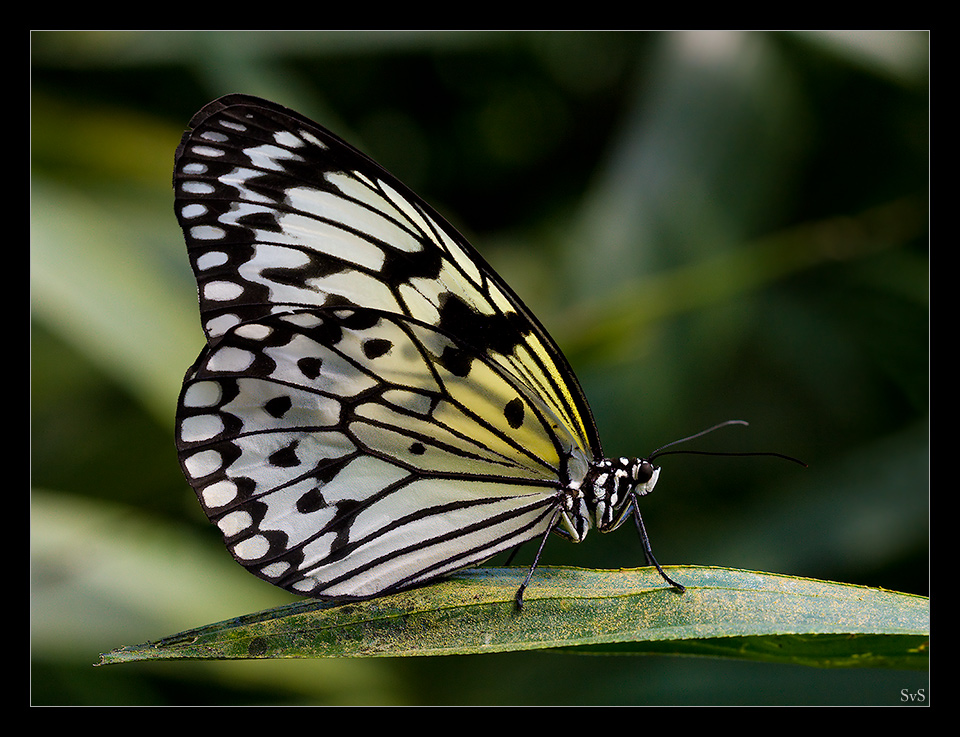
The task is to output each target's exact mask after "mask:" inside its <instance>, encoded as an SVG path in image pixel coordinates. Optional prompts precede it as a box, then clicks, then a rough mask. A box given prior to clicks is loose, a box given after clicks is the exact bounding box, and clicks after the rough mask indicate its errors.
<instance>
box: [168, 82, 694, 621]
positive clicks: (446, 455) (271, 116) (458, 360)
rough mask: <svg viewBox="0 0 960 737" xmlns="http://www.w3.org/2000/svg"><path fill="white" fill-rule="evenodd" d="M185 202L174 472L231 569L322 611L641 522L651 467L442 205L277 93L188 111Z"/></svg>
mask: <svg viewBox="0 0 960 737" xmlns="http://www.w3.org/2000/svg"><path fill="white" fill-rule="evenodd" d="M174 189H175V197H176V201H175V207H176V214H177V218H178V220H179V222H180V225H181V227H182V229H183V233H184V237H185V239H186V244H187V252H188V254H189V258H190V263H191V266H192V268H193V272H194V274H195V276H196V280H197V285H198V293H199V302H200V317H201V322H202V326H203V330H204V334H205V336H206V344H205V346H204V347H203V350H202V351H201V353H200V355H199V357H198V358H197V360H196V362H195V363H194V364H193V366H192V367H191V368H190V369H189V370H188V371H187V373H186V376H185V378H184V382H183V389H182V391H181V394H180V398H179V404H178V408H177V415H176V442H177V450H178V454H179V459H180V464H181V466H182V469H183V472H184V474H185V476H186V478H187V480H188V482H189V483H190V484H191V486H192V487H193V488H194V490H195V491H196V494H197V496H198V498H199V500H200V503H201V505H202V507H203V510H204V512H205V513H206V514H207V516H208V517H209V519H210V520H211V521H212V522H213V523H214V524H215V525H217V526H218V527H219V528H220V531H221V532H222V534H223V537H224V541H225V544H226V546H227V548H228V549H229V551H230V552H231V553H232V554H233V556H234V558H235V559H236V560H237V561H238V562H240V563H241V564H242V565H243V566H245V567H246V568H247V569H248V570H250V571H251V572H253V573H254V574H256V575H257V576H259V577H261V578H263V579H265V580H267V581H269V582H271V583H273V584H275V585H277V586H280V587H282V588H284V589H286V590H288V591H291V592H293V593H296V594H302V595H307V596H313V597H317V598H321V599H333V600H353V599H364V598H370V597H376V596H381V595H385V594H388V593H392V592H395V591H400V590H403V589H407V588H411V587H415V586H419V585H422V584H425V583H427V582H429V581H433V580H434V579H437V578H439V577H442V576H444V575H446V574H449V573H451V572H454V571H457V570H460V569H462V568H465V567H468V566H473V565H476V564H479V563H481V562H483V561H485V560H487V559H489V558H490V557H491V556H493V555H495V554H497V553H500V552H503V551H508V550H515V549H516V548H517V547H518V546H519V545H520V544H522V543H525V542H528V541H539V545H540V547H539V549H538V551H537V555H536V559H535V562H534V564H533V565H532V566H531V567H530V570H529V572H528V574H527V576H526V578H525V579H524V581H523V582H522V583H521V584H520V586H519V587H518V590H517V595H516V602H517V604H518V605H522V597H523V591H524V589H525V588H526V586H527V584H528V583H529V581H530V579H531V576H532V574H533V571H534V569H535V567H536V565H537V562H536V561H538V560H539V558H540V553H541V551H542V550H543V544H544V542H545V541H546V539H547V537H548V535H549V534H550V533H551V532H553V533H557V534H559V535H560V536H562V537H565V538H567V539H568V540H571V541H573V542H580V541H581V540H583V539H584V537H585V536H586V535H587V532H588V531H589V530H590V529H591V528H592V527H596V528H597V529H599V530H600V531H601V532H609V531H612V530H615V529H617V528H618V527H620V526H621V525H622V524H623V523H624V522H625V521H627V520H629V519H632V520H633V521H634V523H635V525H636V527H637V530H638V532H639V535H640V539H641V542H642V546H643V550H644V555H645V558H646V561H647V563H648V565H653V566H655V567H656V569H657V570H658V571H659V572H660V575H661V576H662V577H663V578H664V580H665V581H666V582H667V583H669V584H670V585H671V586H673V587H674V588H675V589H676V590H678V591H681V592H682V591H683V586H681V585H680V584H679V583H677V582H675V581H673V580H672V579H671V578H669V577H668V576H667V574H666V573H665V572H664V570H663V568H662V567H661V566H660V565H659V563H657V561H656V559H655V558H654V556H653V553H652V551H651V549H650V544H649V541H648V537H647V534H646V530H645V529H644V526H643V521H642V518H641V516H640V508H639V504H638V499H639V497H641V496H643V495H645V494H648V493H650V492H651V491H652V490H653V488H654V485H655V484H656V483H657V479H658V477H659V473H660V469H659V467H658V466H656V465H655V463H654V455H651V456H649V457H648V458H613V459H608V458H605V457H604V455H603V451H602V449H601V444H600V437H599V434H598V431H597V427H596V424H595V422H594V419H593V416H592V413H591V411H590V406H589V405H588V403H587V400H586V398H585V396H584V392H583V390H582V388H581V386H580V383H579V381H578V380H577V378H576V376H575V375H574V373H573V371H572V369H571V368H570V365H569V364H568V362H567V360H566V358H564V355H563V353H562V352H561V351H560V349H559V348H558V347H557V345H556V343H555V342H554V341H553V339H552V338H551V337H550V335H549V334H548V333H547V331H546V330H545V329H544V328H543V326H542V325H541V324H540V322H539V321H538V320H537V318H536V317H535V316H534V315H533V314H532V313H531V312H530V310H528V309H527V307H526V306H524V304H523V302H522V301H521V300H520V298H519V297H518V296H517V295H516V294H515V293H514V292H513V290H511V288H510V287H509V286H507V284H506V283H505V282H504V280H503V279H502V278H501V277H500V276H499V275H498V274H497V273H496V272H495V271H494V270H493V269H492V268H491V267H490V266H489V264H487V262H486V261H485V260H484V259H483V258H482V256H481V255H480V254H479V253H478V252H477V251H476V250H475V249H474V248H473V247H472V246H471V245H470V244H469V243H468V242H467V241H466V240H465V239H464V238H463V237H462V236H461V235H460V234H459V233H458V232H457V231H456V230H455V229H454V228H453V227H452V226H451V225H450V224H449V223H448V222H447V221H446V220H444V219H443V218H442V217H441V216H440V215H439V214H438V213H437V212H436V211H435V210H434V209H433V208H432V207H431V206H430V205H428V204H427V203H426V202H424V201H423V200H422V199H420V197H418V196H417V195H416V194H414V193H413V192H412V191H410V190H409V189H408V188H407V187H406V186H404V185H403V184H402V183H401V182H400V181H398V180H397V179H396V178H395V177H393V176H392V175H391V174H389V173H387V171H385V170H384V169H383V168H382V167H381V166H380V165H378V164H377V163H375V162H374V161H373V160H372V159H370V158H369V157H367V156H366V155H364V154H363V153H361V152H360V151H359V150H357V149H356V148H354V147H353V146H351V145H350V144H348V143H346V142H345V141H343V140H341V139H340V138H338V137H337V136H336V135H334V134H333V133H331V132H329V131H327V130H326V129H324V128H323V127H321V126H320V125H318V124H317V123H314V122H312V121H311V120H309V119H308V118H306V117H304V116H302V115H300V114H298V113H296V112H294V111H292V110H289V109H286V108H284V107H281V106H280V105H277V104H274V103H272V102H268V101H266V100H262V99H258V98H255V97H250V96H247V95H229V96H226V97H223V98H220V99H219V100H216V101H214V102H212V103H210V104H209V105H207V106H206V107H204V108H203V109H202V110H201V111H200V112H199V113H197V114H196V115H195V116H194V117H193V119H192V120H191V122H190V126H189V129H188V130H187V131H186V133H185V134H184V135H183V139H182V141H181V143H180V145H179V147H178V149H177V152H176V161H175V168H174Z"/></svg>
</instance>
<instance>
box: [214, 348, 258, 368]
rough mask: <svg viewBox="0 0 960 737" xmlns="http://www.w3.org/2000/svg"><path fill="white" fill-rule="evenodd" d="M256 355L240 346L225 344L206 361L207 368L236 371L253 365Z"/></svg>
mask: <svg viewBox="0 0 960 737" xmlns="http://www.w3.org/2000/svg"><path fill="white" fill-rule="evenodd" d="M255 359H256V356H254V355H253V354H252V353H251V352H250V351H245V350H243V349H242V348H232V347H230V346H227V347H225V348H221V349H220V350H218V351H217V352H216V353H214V354H213V355H212V356H211V357H210V360H208V361H207V369H209V370H210V371H215V372H220V373H228V374H231V373H238V372H240V371H246V370H247V369H248V368H250V366H252V365H253V362H254V360H255Z"/></svg>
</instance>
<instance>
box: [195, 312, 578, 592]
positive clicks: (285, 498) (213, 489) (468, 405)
mask: <svg viewBox="0 0 960 737" xmlns="http://www.w3.org/2000/svg"><path fill="white" fill-rule="evenodd" d="M178 447H179V451H180V455H181V462H182V465H183V468H184V472H185V474H186V475H187V478H188V479H190V481H191V483H192V484H193V485H194V487H195V488H196V490H197V494H198V496H199V497H200V500H201V502H202V503H203V506H204V509H205V511H206V512H207V514H208V515H209V516H210V518H211V520H213V521H214V522H215V523H216V524H218V526H219V527H220V529H221V531H222V533H223V535H224V538H225V541H226V543H227V546H228V548H229V549H230V550H231V551H232V552H233V554H234V556H235V557H236V558H237V560H238V561H240V562H241V563H242V564H243V565H245V566H246V567H247V568H249V569H250V570H251V571H253V572H254V573H256V574H257V575H259V576H261V577H263V578H265V579H267V580H269V581H271V582H273V583H276V584H277V585H280V586H283V587H285V588H289V589H290V590H291V591H294V592H296V593H301V594H311V595H314V596H321V597H334V598H358V597H359V598H362V597H364V596H369V595H374V594H379V593H383V592H385V591H389V590H392V589H396V588H403V587H406V586H410V585H415V584H416V583H419V582H422V581H426V580H429V579H431V578H434V577H436V576H437V575H441V574H443V573H446V572H449V571H452V570H457V569H459V568H462V567H464V566H466V565H470V564H474V563H478V562H480V561H482V560H485V559H486V558H489V557H490V556H491V555H493V554H494V553H496V552H499V551H501V550H506V549H509V548H512V547H514V546H516V545H517V544H519V543H521V542H523V541H525V540H529V539H531V538H534V537H538V536H542V535H543V534H544V533H545V532H546V531H547V530H548V529H549V528H550V527H551V526H552V525H553V524H554V523H555V522H556V516H557V509H558V497H559V494H560V492H561V490H562V488H563V487H564V486H565V485H566V484H568V483H569V482H570V480H571V479H582V477H583V475H584V473H585V472H586V466H587V463H588V462H589V459H588V458H586V457H585V456H584V455H583V451H582V449H580V447H579V445H578V442H577V440H576V438H575V437H574V436H573V435H571V434H570V433H569V432H566V431H565V430H564V428H563V426H562V424H561V423H559V422H558V419H557V418H556V416H555V415H554V414H553V411H552V408H551V407H550V406H549V404H547V403H544V402H543V401H542V400H541V399H540V398H539V397H538V396H537V395H536V394H533V393H530V392H528V391H527V389H526V388H525V387H524V386H523V385H522V384H518V383H517V382H516V381H515V380H514V378H513V377H512V376H510V375H509V374H505V373H504V371H503V370H502V368H501V367H500V366H499V365H497V364H496V363H495V362H492V361H490V360H489V358H488V357H486V356H484V355H478V354H477V353H476V352H475V351H474V350H473V349H472V348H471V347H470V346H468V345H466V344H464V343H463V342H462V341H459V340H458V339H457V338H456V337H455V336H452V335H448V334H446V333H443V332H442V331H439V330H437V329H436V328H434V327H433V326H430V325H427V324H424V323H421V322H419V321H416V320H413V319H410V318H406V317H403V316H400V315H394V314H389V313H384V312H381V311H375V310H370V309H366V308H356V309H350V308H344V309H336V310H334V309H329V308H326V309H313V310H302V311H298V312H292V313H289V314H277V315H267V316H264V317H262V318H260V319H258V320H254V321H249V322H246V323H244V324H241V325H239V326H237V327H234V328H231V329H230V330H228V331H227V332H226V333H224V334H223V335H222V336H221V338H220V340H219V341H217V342H216V343H215V344H214V345H212V346H210V347H208V348H207V349H205V350H204V352H203V353H202V354H201V356H200V358H199V359H198V361H197V363H196V364H195V365H194V367H193V368H192V369H191V371H190V372H189V373H188V375H187V379H186V381H185V382H184V388H183V391H182V394H181V399H180V411H179V413H178Z"/></svg>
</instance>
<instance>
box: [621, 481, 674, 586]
mask: <svg viewBox="0 0 960 737" xmlns="http://www.w3.org/2000/svg"><path fill="white" fill-rule="evenodd" d="M630 503H631V504H632V505H633V519H634V521H635V522H636V523H637V532H638V533H639V534H640V544H641V545H642V546H643V557H644V558H646V561H647V565H648V566H653V567H654V568H656V569H657V572H658V573H659V574H660V575H661V576H662V577H663V580H664V581H666V582H667V583H668V584H670V585H671V586H673V588H675V589H676V590H677V591H679V592H680V593H681V594H682V593H683V592H684V591H686V590H687V589H686V587H685V586H683V585H682V584H679V583H677V582H676V581H674V580H673V579H672V578H670V576H668V575H667V573H666V571H664V570H663V568H661V567H660V564H659V563H657V559H656V558H654V557H653V550H652V549H651V548H650V538H649V537H647V528H646V527H644V526H643V518H642V517H641V516H640V506H639V505H638V504H637V497H636V496H634V497H633V498H632V500H631V502H630Z"/></svg>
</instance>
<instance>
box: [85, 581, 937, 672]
mask: <svg viewBox="0 0 960 737" xmlns="http://www.w3.org/2000/svg"><path fill="white" fill-rule="evenodd" d="M671 570H672V571H675V573H674V574H673V575H674V576H675V577H676V578H677V579H678V580H680V581H682V582H683V583H684V584H685V585H686V586H687V591H686V593H684V594H680V593H678V592H677V591H675V590H674V589H672V588H669V587H666V586H664V584H663V580H662V579H661V578H660V577H659V575H658V574H657V573H656V571H654V570H653V569H650V568H642V569H632V570H619V571H600V570H583V569H576V568H546V567H545V568H538V569H537V573H536V575H535V576H534V578H533V580H532V581H531V584H530V586H529V588H528V589H527V591H526V594H525V598H524V606H523V609H522V610H520V611H518V610H517V609H516V606H515V604H514V594H515V592H516V589H517V586H518V585H519V583H520V581H521V580H522V577H523V575H524V569H522V568H479V569H473V570H469V571H463V572H460V573H458V574H456V575H454V576H452V577H451V578H449V579H448V580H446V581H443V582H440V583H437V584H434V585H431V586H426V587H423V588H420V589H415V590H413V591H407V592H403V593H399V594H395V595H392V596H386V597H382V598H379V599H371V600H368V601H361V602H352V603H346V604H343V603H340V604H335V603H330V602H318V601H304V602H297V603H295V604H291V605H287V606H282V607H279V608H276V609H271V610H268V611H265V612H260V613H257V614H251V615H247V616H244V617H239V618H236V619H232V620H228V621H226V622H220V623H218V624H212V625H208V626H206V627H200V628H198V629H194V630H188V631H186V632H182V633H180V634H177V635H173V636H171V637H166V638H164V639H162V640H159V641H157V642H151V643H146V644H143V645H133V646H129V647H123V648H119V649H117V650H114V651H112V652H110V653H106V654H105V655H103V656H102V657H101V664H108V663H121V662H129V661H134V660H156V659H200V658H213V659H244V658H318V657H383V656H394V657H402V656H412V655H452V654H479V653H494V652H505V651H512V650H533V649H544V648H564V649H569V650H573V651H576V652H582V653H619V654H627V653H635V654H641V653H642V654H653V653H656V654H663V655H667V654H670V655H696V656H710V657H724V658H742V659H747V660H762V661H767V662H781V663H793V664H804V665H815V666H821V667H885V668H903V669H916V670H922V669H926V668H927V665H928V660H929V648H928V638H929V600H928V599H927V598H926V597H921V596H915V595H911V594H901V593H896V592H892V591H886V590H884V589H874V588H868V587H864V586H855V585H852V584H843V583H831V582H825V581H816V580H811V579H804V578H797V577H794V576H784V575H777V574H770V573H756V572H751V571H741V570H734V569H728V568H702V567H680V566H678V567H672V568H671Z"/></svg>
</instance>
